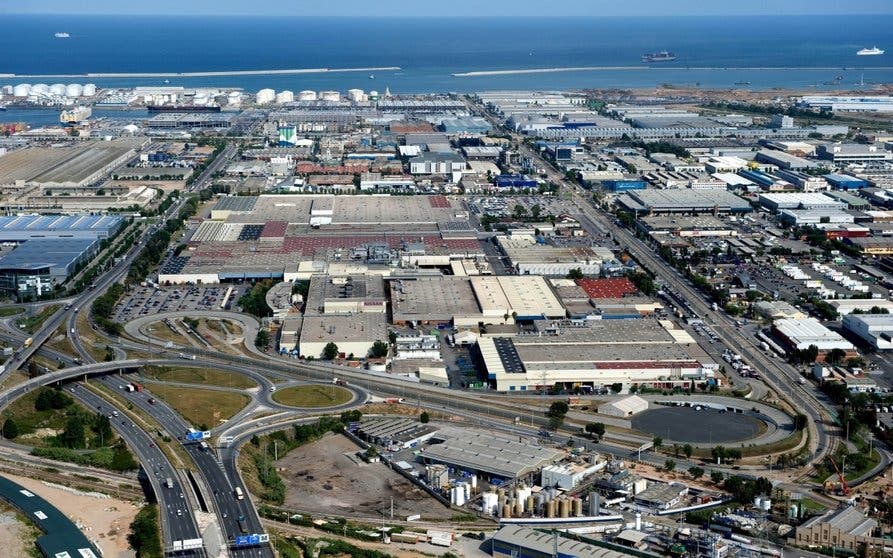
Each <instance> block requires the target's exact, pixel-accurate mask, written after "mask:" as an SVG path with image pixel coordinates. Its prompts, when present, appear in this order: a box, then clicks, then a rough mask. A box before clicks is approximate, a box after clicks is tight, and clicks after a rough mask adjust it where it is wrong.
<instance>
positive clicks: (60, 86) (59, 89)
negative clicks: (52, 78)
mask: <svg viewBox="0 0 893 558" xmlns="http://www.w3.org/2000/svg"><path fill="white" fill-rule="evenodd" d="M50 93H51V94H52V95H58V96H60V97H61V96H62V95H65V84H64V83H54V84H53V85H51V86H50Z"/></svg>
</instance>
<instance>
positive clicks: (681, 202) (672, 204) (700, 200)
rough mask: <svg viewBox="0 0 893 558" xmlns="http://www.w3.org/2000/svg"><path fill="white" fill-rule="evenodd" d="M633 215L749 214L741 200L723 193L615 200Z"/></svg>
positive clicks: (648, 193)
mask: <svg viewBox="0 0 893 558" xmlns="http://www.w3.org/2000/svg"><path fill="white" fill-rule="evenodd" d="M617 201H618V202H619V203H620V204H621V205H623V206H624V207H626V208H627V209H629V210H630V211H635V212H637V213H639V212H641V213H643V214H644V213H746V212H749V211H753V208H752V207H751V206H750V203H749V202H748V201H747V200H745V199H744V198H741V197H738V196H736V195H735V194H733V193H731V192H728V191H726V190H637V191H630V192H629V193H627V194H624V195H622V196H620V197H618V198H617Z"/></svg>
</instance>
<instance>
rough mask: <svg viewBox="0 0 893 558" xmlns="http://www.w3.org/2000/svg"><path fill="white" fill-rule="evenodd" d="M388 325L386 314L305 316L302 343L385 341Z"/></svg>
mask: <svg viewBox="0 0 893 558" xmlns="http://www.w3.org/2000/svg"><path fill="white" fill-rule="evenodd" d="M387 338H388V327H387V323H386V321H385V315H384V314H377V313H369V314H352V315H348V314H335V315H328V316H304V323H303V325H302V326H301V339H300V341H301V344H304V343H323V342H325V343H328V342H330V341H331V342H333V343H335V344H336V345H337V344H338V343H351V342H365V341H384V340H386V339H387Z"/></svg>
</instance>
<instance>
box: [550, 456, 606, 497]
mask: <svg viewBox="0 0 893 558" xmlns="http://www.w3.org/2000/svg"><path fill="white" fill-rule="evenodd" d="M607 464H608V462H607V461H605V460H603V459H600V458H599V456H598V455H591V456H589V460H588V462H585V463H561V464H558V465H547V466H545V467H543V470H542V471H540V486H543V487H556V488H563V489H565V490H573V489H574V488H576V487H577V485H579V484H580V483H581V482H583V480H584V479H585V478H586V477H589V476H591V475H593V474H595V473H597V472H599V471H601V470H602V469H604V468H605V467H606V466H607Z"/></svg>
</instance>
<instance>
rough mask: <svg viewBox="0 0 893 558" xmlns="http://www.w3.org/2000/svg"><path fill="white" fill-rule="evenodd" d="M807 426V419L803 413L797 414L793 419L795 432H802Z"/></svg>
mask: <svg viewBox="0 0 893 558" xmlns="http://www.w3.org/2000/svg"><path fill="white" fill-rule="evenodd" d="M807 424H809V417H807V416H806V415H804V414H803V413H798V414H797V416H795V417H794V427H795V428H796V429H797V430H803V429H804V428H806V425H807Z"/></svg>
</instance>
